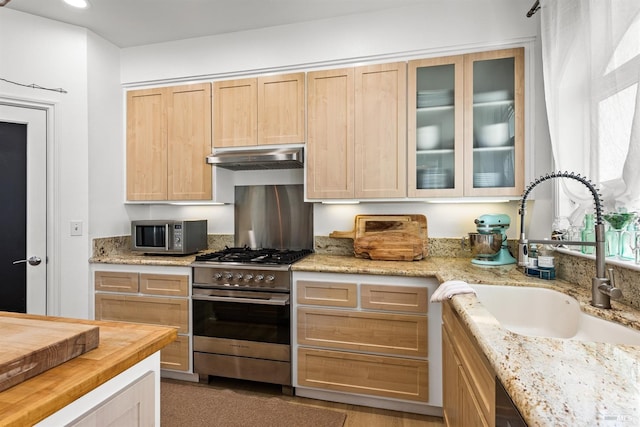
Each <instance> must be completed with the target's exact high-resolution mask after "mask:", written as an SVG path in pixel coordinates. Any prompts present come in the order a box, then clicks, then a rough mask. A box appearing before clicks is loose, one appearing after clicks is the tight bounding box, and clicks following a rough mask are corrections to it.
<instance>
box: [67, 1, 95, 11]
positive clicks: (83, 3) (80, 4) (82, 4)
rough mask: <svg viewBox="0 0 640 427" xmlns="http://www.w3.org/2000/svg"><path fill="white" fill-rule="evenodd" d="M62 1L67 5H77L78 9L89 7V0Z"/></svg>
mask: <svg viewBox="0 0 640 427" xmlns="http://www.w3.org/2000/svg"><path fill="white" fill-rule="evenodd" d="M64 2H65V3H66V4H68V5H69V6H73V7H77V8H80V9H85V8H87V7H89V2H88V1H87V0H64Z"/></svg>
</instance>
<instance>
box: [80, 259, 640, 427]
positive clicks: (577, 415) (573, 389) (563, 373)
mask: <svg viewBox="0 0 640 427" xmlns="http://www.w3.org/2000/svg"><path fill="white" fill-rule="evenodd" d="M194 259H195V256H194V255H190V256H183V257H167V256H145V255H138V254H134V253H130V252H129V253H127V252H123V253H119V254H109V255H105V256H96V257H94V258H92V259H91V260H90V262H92V263H109V264H132V265H164V266H189V265H190V264H191V263H192V262H193V261H194ZM292 270H293V271H310V272H319V273H346V274H349V273H352V274H375V275H396V276H411V277H436V278H437V279H438V280H439V281H440V282H444V281H446V280H465V281H466V282H468V283H484V284H493V285H511V286H536V287H545V288H549V289H554V290H557V291H560V292H564V293H566V294H568V295H570V296H572V297H574V298H576V299H577V300H578V302H579V303H580V306H581V308H582V310H583V311H584V312H586V313H589V314H592V315H595V316H598V317H602V318H605V319H608V320H613V321H616V322H618V323H621V324H624V325H627V326H630V327H633V328H635V329H639V330H640V312H639V311H637V310H635V309H633V308H630V307H628V306H626V305H623V304H618V303H616V302H615V301H613V302H612V306H613V309H611V310H602V309H598V308H595V307H592V306H591V305H590V303H589V302H590V299H591V291H590V289H586V288H582V287H579V286H577V285H573V284H571V283H568V282H565V281H562V280H542V279H537V278H533V277H529V276H526V275H524V274H523V273H522V272H521V271H520V270H519V269H517V268H516V266H515V265H508V266H496V267H485V266H478V265H474V264H472V263H471V262H470V259H469V258H457V257H428V258H427V259H425V260H422V261H373V260H367V259H360V258H355V257H353V256H344V255H325V254H318V253H314V254H312V255H310V256H308V257H306V258H304V259H302V260H300V261H298V262H296V263H295V264H293V266H292ZM450 303H451V304H452V306H453V308H454V309H455V310H456V311H457V312H458V313H460V315H461V318H462V320H463V321H464V322H465V323H466V325H467V326H468V327H469V330H470V331H471V333H472V334H473V335H474V336H475V338H476V339H477V341H478V344H479V346H480V348H482V350H483V351H484V353H485V354H486V356H487V358H488V360H489V361H490V363H491V364H492V366H493V368H494V370H495V372H496V374H497V375H498V377H499V378H500V380H501V381H502V383H503V384H504V386H505V388H506V389H507V392H508V393H509V394H510V395H511V397H512V399H513V401H514V402H515V404H516V405H517V407H518V409H519V410H520V412H521V413H522V415H523V417H524V418H525V420H526V421H527V423H528V424H529V425H530V426H572V427H573V426H625V427H626V426H640V347H634V346H624V345H612V344H604V343H592V342H581V341H574V340H563V339H555V338H538V337H528V336H523V335H517V334H514V333H512V332H509V331H507V330H505V329H503V328H501V327H500V325H499V323H498V322H497V320H496V319H495V318H494V317H493V316H492V315H491V314H490V313H489V312H488V311H487V310H486V309H485V308H484V307H483V306H482V304H481V303H480V302H478V300H477V298H476V297H475V296H473V295H457V296H455V297H453V298H452V299H451V300H450Z"/></svg>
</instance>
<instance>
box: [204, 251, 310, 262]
mask: <svg viewBox="0 0 640 427" xmlns="http://www.w3.org/2000/svg"><path fill="white" fill-rule="evenodd" d="M310 253H311V250H309V249H300V250H291V249H270V248H266V249H251V248H249V247H241V248H229V247H225V248H224V249H223V250H221V251H217V252H210V253H208V254H202V255H196V261H205V262H207V261H208V262H223V263H224V262H235V263H242V264H279V265H285V264H292V263H294V262H296V261H298V260H300V259H302V258H304V257H305V256H307V255H309V254H310Z"/></svg>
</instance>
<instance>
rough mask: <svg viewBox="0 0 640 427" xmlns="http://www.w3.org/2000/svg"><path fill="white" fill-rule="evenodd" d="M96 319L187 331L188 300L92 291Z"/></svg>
mask: <svg viewBox="0 0 640 427" xmlns="http://www.w3.org/2000/svg"><path fill="white" fill-rule="evenodd" d="M96 320H115V321H121V322H133V323H148V324H152V325H161V326H170V327H174V328H177V329H178V333H181V334H188V333H189V300H188V299H179V298H160V297H158V298H155V297H141V296H136V295H116V294H113V295H112V294H96Z"/></svg>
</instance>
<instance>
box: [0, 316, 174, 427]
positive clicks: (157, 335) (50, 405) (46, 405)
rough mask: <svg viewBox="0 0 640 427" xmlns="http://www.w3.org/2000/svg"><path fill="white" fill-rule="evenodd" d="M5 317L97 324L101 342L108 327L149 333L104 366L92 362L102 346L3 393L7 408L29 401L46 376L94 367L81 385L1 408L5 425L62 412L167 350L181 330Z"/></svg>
mask: <svg viewBox="0 0 640 427" xmlns="http://www.w3.org/2000/svg"><path fill="white" fill-rule="evenodd" d="M2 315H3V316H9V317H22V318H29V319H37V320H51V321H57V322H66V323H81V324H87V325H95V326H98V327H100V331H101V340H102V331H103V330H104V329H105V328H108V329H121V330H122V332H123V333H126V330H127V329H131V328H134V329H136V330H138V331H140V330H142V331H144V330H147V331H148V332H147V333H145V335H144V337H143V339H141V340H138V341H136V344H135V348H123V349H122V351H118V352H117V353H116V354H114V355H113V357H110V359H109V363H108V364H106V363H105V364H101V363H99V362H97V361H95V360H90V358H91V355H92V353H94V352H96V351H99V349H100V347H99V346H98V348H97V349H94V350H91V351H89V352H87V353H85V354H84V355H81V356H78V357H76V358H74V359H71V360H69V361H67V362H65V363H63V364H61V365H59V366H56V367H54V368H51V369H49V370H47V371H45V372H43V373H42V374H40V375H38V376H36V377H33V378H31V379H29V380H27V381H24V382H23V383H21V384H17V385H15V386H14V387H11V388H9V389H7V390H5V391H3V392H2V393H0V406H4V405H7V404H8V403H9V402H11V401H16V400H17V401H21V400H26V397H27V395H28V393H25V390H29V389H35V390H37V384H38V382H39V381H40V380H42V378H43V377H51V376H56V375H60V377H61V378H65V377H68V376H69V375H72V374H70V373H71V372H77V371H78V370H80V369H83V368H85V366H83V365H90V364H93V365H92V366H91V371H92V372H91V374H88V375H86V376H85V377H84V378H81V379H80V380H79V381H78V382H74V383H73V384H71V385H64V384H63V383H61V385H58V386H56V387H55V389H54V390H41V391H35V392H34V393H33V394H35V396H29V398H31V399H33V398H34V397H37V403H33V402H30V403H28V404H27V403H25V404H23V405H19V404H16V405H13V406H11V407H10V408H8V409H9V410H6V408H5V409H4V410H2V409H0V424H1V425H3V426H25V425H33V424H35V423H37V422H39V421H42V420H43V419H45V418H46V417H48V416H50V415H51V414H53V413H55V412H57V411H59V410H60V409H62V408H63V407H65V406H67V405H69V404H70V403H72V402H73V401H75V400H77V399H78V398H80V397H82V396H84V395H85V394H87V393H89V392H91V391H92V390H94V389H95V388H97V387H99V386H100V385H102V384H104V383H106V382H107V381H109V380H110V379H112V378H114V377H115V376H117V375H119V374H121V373H122V372H124V371H126V370H127V369H128V368H130V367H132V366H133V365H135V364H136V363H138V362H140V361H141V360H143V359H145V358H147V357H149V356H151V355H152V354H154V353H155V352H157V351H159V350H160V349H162V348H163V347H165V346H166V345H167V344H169V343H171V342H173V341H174V340H175V339H176V338H177V336H178V333H177V329H175V328H169V327H163V326H154V325H143V324H131V323H120V322H105V321H95V320H84V319H70V318H62V317H53V316H38V315H28V314H19V313H4V312H3V313H2ZM101 342H102V341H101ZM130 347H131V346H130ZM88 360H89V362H88ZM14 396H16V397H14ZM18 396H24V397H18ZM34 400H36V399H34ZM78 415H81V414H78Z"/></svg>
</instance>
